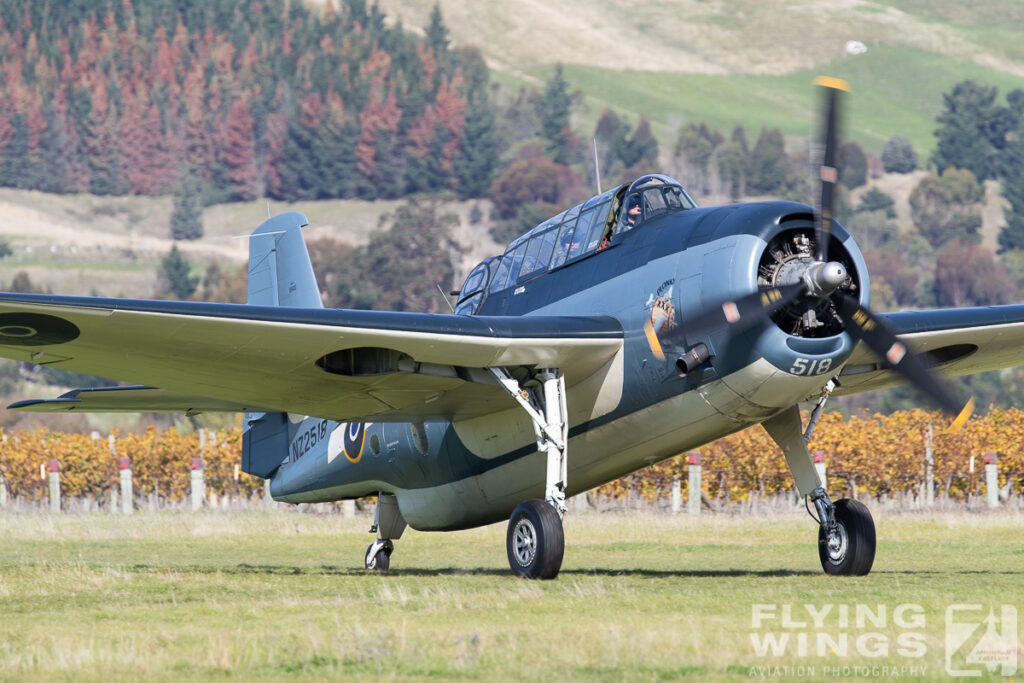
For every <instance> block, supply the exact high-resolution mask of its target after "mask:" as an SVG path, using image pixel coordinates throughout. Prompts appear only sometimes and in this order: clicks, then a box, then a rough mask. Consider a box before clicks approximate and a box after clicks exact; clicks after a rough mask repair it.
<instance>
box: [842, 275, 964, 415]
mask: <svg viewBox="0 0 1024 683" xmlns="http://www.w3.org/2000/svg"><path fill="white" fill-rule="evenodd" d="M832 300H833V301H834V302H835V304H836V308H837V309H839V315H840V316H842V318H843V321H844V322H845V323H846V331H847V332H849V333H850V336H851V337H853V338H854V339H859V340H861V341H862V342H864V343H865V344H866V345H867V347H868V348H869V349H871V350H872V351H874V352H875V353H876V354H878V355H879V356H880V357H882V358H884V359H885V360H886V361H888V362H889V364H890V365H892V367H893V370H895V371H896V372H898V373H900V374H901V375H903V376H904V377H906V378H907V379H908V380H910V382H911V383H912V384H914V385H915V386H916V387H917V388H919V389H921V390H922V391H923V392H925V393H926V394H928V396H930V397H931V398H932V399H933V400H934V401H935V402H936V403H937V404H938V405H939V407H940V408H942V410H944V411H946V412H947V413H949V414H950V415H958V417H957V420H956V421H954V425H957V423H959V425H962V424H963V422H965V421H966V420H967V416H969V415H970V411H971V410H973V408H974V402H973V400H972V401H969V402H968V404H967V406H966V407H964V408H963V409H962V410H961V407H960V404H959V402H957V400H956V399H954V398H953V396H952V395H950V393H949V392H947V391H946V390H945V389H944V388H943V387H942V385H941V384H939V381H938V380H937V379H936V378H935V375H933V374H932V373H931V371H930V370H929V369H928V367H927V366H926V365H925V364H924V363H923V362H922V361H921V359H920V358H918V357H917V356H916V355H914V353H913V352H911V350H910V349H908V348H907V346H906V345H905V344H904V343H903V342H901V341H900V340H899V339H897V337H896V335H895V334H894V333H893V331H892V330H891V329H890V328H889V326H888V325H886V324H885V323H884V322H882V321H881V320H880V319H879V318H878V317H876V316H875V314H874V313H872V312H871V311H870V310H868V309H867V308H865V307H864V306H861V305H860V303H858V302H857V300H856V299H854V298H853V297H850V296H847V295H845V294H843V293H842V292H840V291H836V292H835V293H833V294H832ZM959 425H958V426H959Z"/></svg>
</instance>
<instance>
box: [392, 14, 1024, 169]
mask: <svg viewBox="0 0 1024 683" xmlns="http://www.w3.org/2000/svg"><path fill="white" fill-rule="evenodd" d="M434 1H435V0H401V1H399V0H383V2H382V3H381V4H382V6H383V7H384V8H385V10H386V11H387V12H388V13H389V14H391V15H392V16H393V18H396V19H400V20H401V21H402V22H403V24H404V25H405V26H406V27H407V28H409V27H414V28H417V27H422V26H425V25H426V24H425V22H426V19H427V16H428V14H429V10H430V8H431V7H432V6H433V5H434ZM440 6H441V9H442V11H443V12H444V16H445V21H446V23H447V25H448V27H449V29H450V31H451V35H452V39H453V42H455V43H457V44H458V43H460V42H461V43H462V44H470V45H475V46H476V47H478V48H480V49H481V50H482V51H483V52H484V54H485V56H486V58H487V59H488V62H489V63H490V65H491V67H492V77H493V79H494V80H496V81H498V82H500V83H503V84H504V85H506V86H512V87H518V86H519V85H521V84H530V85H536V84H538V83H540V82H541V81H543V80H544V79H545V78H547V77H549V75H550V73H551V65H552V64H553V63H555V62H556V61H560V62H562V63H564V64H565V74H566V78H567V79H568V80H569V82H570V84H571V85H572V87H574V88H578V89H580V90H581V91H582V93H583V94H584V96H585V103H586V106H585V107H584V108H583V109H582V110H580V111H577V112H576V117H577V118H576V121H575V124H576V127H577V128H578V129H579V130H580V131H581V132H582V133H584V134H587V133H589V132H590V131H592V130H593V127H594V123H595V122H596V120H597V117H598V116H599V115H600V113H601V110H602V109H603V108H605V107H611V108H613V109H615V110H617V111H619V112H620V113H627V114H630V115H631V116H632V117H634V118H636V117H638V116H639V115H641V114H642V115H644V116H647V117H648V118H649V119H651V120H652V123H653V125H654V130H655V133H656V134H657V135H658V137H659V139H660V140H661V141H662V144H663V145H664V146H667V145H668V144H669V142H670V134H671V132H672V131H674V130H675V129H676V128H678V127H679V126H680V125H681V124H684V123H688V122H706V123H707V124H708V125H710V126H712V127H715V128H719V129H723V130H727V129H731V128H732V127H733V126H735V125H738V124H739V125H743V126H745V127H747V128H748V132H749V131H756V130H759V129H760V127H761V126H762V125H767V126H777V127H779V128H780V129H781V130H782V131H783V132H784V133H785V134H786V135H789V136H798V137H806V136H807V135H808V133H809V132H810V131H811V130H812V129H813V126H814V122H815V114H814V111H816V109H817V104H816V102H815V101H814V99H813V98H814V93H813V88H812V86H811V84H812V82H813V79H814V77H815V76H816V75H819V74H822V73H825V74H828V75H831V76H837V77H841V78H844V79H846V80H848V81H849V82H850V85H851V87H852V93H853V97H852V98H850V100H851V101H850V106H849V113H848V117H847V124H848V125H847V133H846V134H847V137H849V138H852V139H854V140H857V141H858V142H859V143H860V144H861V145H862V146H863V147H864V148H865V149H866V150H867V151H869V152H876V153H877V152H879V151H880V150H881V147H882V145H883V144H884V143H885V141H886V140H887V139H888V138H889V137H891V136H892V135H895V134H901V135H905V136H907V137H908V138H910V140H911V141H912V142H913V143H914V146H915V147H916V148H917V149H918V150H919V152H921V153H922V155H923V156H926V155H927V153H928V152H929V151H930V150H931V149H932V148H933V147H934V144H935V143H934V137H933V134H932V132H933V130H934V128H935V127H936V124H935V116H936V115H937V114H938V112H939V111H940V109H941V107H942V93H944V92H948V91H949V90H950V89H951V88H952V86H953V85H954V84H955V83H957V82H958V81H961V80H964V79H968V78H970V79H974V80H977V81H979V82H981V83H984V84H987V85H994V86H997V87H998V88H999V89H1000V92H1002V93H1005V92H1008V91H1009V90H1011V89H1013V88H1018V87H1021V85H1022V84H1024V79H1022V77H1024V41H1021V40H1020V32H1021V30H1022V29H1024V6H1022V5H1021V4H1020V3H1017V2H1013V1H1011V0H987V1H985V2H981V3H972V4H970V5H964V4H963V3H953V2H949V1H947V0H941V1H940V2H925V1H924V0H920V1H918V0H894V1H891V2H877V1H876V2H863V3H857V5H856V6H849V5H837V4H836V3H823V2H812V3H807V4H802V5H799V6H792V7H787V8H786V10H785V12H780V11H779V6H778V5H775V4H773V3H755V2H752V1H750V2H748V1H745V0H740V1H738V2H735V3H729V6H728V8H724V7H718V9H717V10H716V9H715V6H713V5H710V4H708V3H702V2H698V1H697V0H691V1H685V0H683V1H679V2H672V3H660V4H657V5H656V6H654V7H645V8H644V9H643V11H638V10H637V8H636V7H635V5H633V4H632V3H626V2H624V1H620V0H602V1H601V2H588V1H585V0H566V2H563V3H560V5H559V8H558V9H553V8H550V7H547V6H544V5H542V4H540V3H532V2H524V3H457V2H455V1H454V0H442V1H441V2H440ZM847 40H860V41H862V42H863V43H864V44H865V45H866V47H867V51H866V52H865V53H864V54H860V55H851V54H848V53H846V51H845V49H844V46H845V43H846V41H847Z"/></svg>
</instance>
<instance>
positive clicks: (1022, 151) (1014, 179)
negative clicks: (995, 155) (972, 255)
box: [999, 121, 1024, 249]
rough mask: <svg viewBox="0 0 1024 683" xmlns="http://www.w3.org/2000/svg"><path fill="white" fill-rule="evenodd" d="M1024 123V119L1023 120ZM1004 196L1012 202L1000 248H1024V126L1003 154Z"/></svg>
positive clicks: (1007, 145)
mask: <svg viewBox="0 0 1024 683" xmlns="http://www.w3.org/2000/svg"><path fill="white" fill-rule="evenodd" d="M1022 123H1024V121H1022ZM1001 167H1002V175H1003V178H1002V181H1001V184H1002V188H1003V197H1005V198H1006V201H1008V202H1009V203H1010V210H1009V211H1007V212H1006V227H1004V228H1003V229H1002V231H1001V232H1000V233H999V247H1000V249H1024V128H1022V129H1021V130H1020V131H1018V132H1017V133H1016V134H1015V136H1014V137H1013V139H1012V140H1011V141H1010V142H1008V143H1007V144H1006V147H1005V148H1004V149H1003V155H1002V164H1001Z"/></svg>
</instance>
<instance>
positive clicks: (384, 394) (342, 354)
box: [0, 294, 623, 421]
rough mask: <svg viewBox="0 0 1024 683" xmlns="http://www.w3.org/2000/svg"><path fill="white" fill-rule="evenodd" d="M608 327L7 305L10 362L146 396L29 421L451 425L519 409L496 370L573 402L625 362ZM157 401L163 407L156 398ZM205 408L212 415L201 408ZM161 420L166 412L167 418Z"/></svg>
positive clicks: (69, 398)
mask: <svg viewBox="0 0 1024 683" xmlns="http://www.w3.org/2000/svg"><path fill="white" fill-rule="evenodd" d="M622 343H623V331H622V327H621V326H620V324H619V323H618V321H617V320H615V319H614V318H610V317H553V316H552V317H548V316H526V317H508V318H506V317H470V316H456V315H434V314H421V313H395V312H385V311H348V310H338V309H309V308H288V307H273V306H252V305H243V304H211V303H196V302H181V301H148V300H130V299H103V298H92V297H65V296H50V295H32V294H0V356H5V357H8V358H14V359H16V360H21V361H28V362H33V363H38V364H48V365H54V366H56V367H61V368H66V369H68V370H74V371H76V372H82V373H86V374H91V375H98V376H101V377H110V378H112V379H118V380H124V381H131V382H138V383H141V384H145V385H148V387H159V389H147V388H142V387H130V388H125V389H123V390H122V391H123V392H124V393H120V394H119V393H117V392H116V391H115V392H106V393H86V392H77V393H75V392H72V393H73V394H74V395H65V396H63V397H61V398H60V399H56V402H54V401H53V400H51V401H50V402H43V403H38V402H36V403H26V402H21V403H19V404H15V406H13V407H14V408H16V409H22V410H47V411H52V410H60V409H74V410H79V411H85V410H89V409H90V406H94V409H95V410H103V411H107V410H117V411H120V410H129V407H128V405H129V403H131V401H133V400H137V401H139V403H138V405H139V406H140V407H138V408H135V410H143V411H148V408H152V407H155V406H156V407H157V409H158V410H172V411H175V412H176V411H178V410H181V411H183V412H187V411H193V412H200V411H202V410H225V409H238V410H245V409H249V408H254V407H258V409H259V410H263V411H281V412H291V413H299V414H304V415H318V416H322V417H329V418H332V419H338V420H367V419H373V420H375V421H388V420H402V421H404V420H409V419H453V418H464V417H473V416H477V415H483V414H487V413H489V412H492V411H494V410H498V409H504V408H506V407H507V406H508V401H510V400H511V399H509V398H508V396H507V395H506V394H505V393H504V391H503V390H501V389H500V388H498V387H497V386H496V385H495V384H494V383H493V382H491V381H490V379H491V378H490V375H489V373H487V372H485V371H481V370H480V369H481V368H487V367H516V366H529V367H558V368H561V370H562V372H563V373H564V374H565V376H566V384H567V385H568V386H569V387H570V388H571V387H572V386H573V385H575V384H577V383H579V382H582V381H583V380H585V379H587V378H588V377H591V376H592V375H594V373H595V372H597V371H599V370H600V369H601V368H602V367H604V366H606V365H607V364H608V363H609V362H610V361H611V359H612V358H613V357H615V355H616V354H617V353H618V352H619V351H620V350H621V348H622ZM153 391H157V392H159V393H150V392H153ZM197 405H201V406H203V407H200V408H196V407H195V406H197ZM159 406H163V407H159Z"/></svg>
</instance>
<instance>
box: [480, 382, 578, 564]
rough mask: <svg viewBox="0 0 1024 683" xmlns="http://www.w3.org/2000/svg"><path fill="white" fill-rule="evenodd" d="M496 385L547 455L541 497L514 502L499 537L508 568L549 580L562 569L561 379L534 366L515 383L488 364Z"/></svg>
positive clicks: (564, 428) (564, 416) (564, 468)
mask: <svg viewBox="0 0 1024 683" xmlns="http://www.w3.org/2000/svg"><path fill="white" fill-rule="evenodd" d="M491 372H492V373H493V374H494V376H495V377H497V379H498V382H499V383H500V384H501V386H502V387H504V388H505V390H506V391H507V392H508V393H509V394H510V395H511V396H512V397H513V398H514V399H515V400H516V401H517V402H518V403H519V405H520V406H522V408H523V409H524V410H525V411H526V413H527V414H528V415H529V416H530V419H531V420H532V421H533V429H534V432H535V434H536V436H537V450H538V451H540V452H541V453H545V454H546V455H547V462H546V466H545V478H544V481H545V485H544V500H540V499H536V498H535V499H533V500H528V501H526V502H525V503H520V504H519V505H518V506H516V509H515V510H513V511H512V517H511V518H510V519H509V522H508V533H507V534H506V536H505V547H506V550H507V552H508V563H509V566H510V567H511V568H512V571H513V572H514V573H515V574H517V575H518V576H522V577H524V578H527V579H553V578H555V577H556V576H558V570H559V569H561V567H562V556H563V554H564V552H565V536H564V533H563V530H562V516H563V515H564V514H565V510H566V507H565V486H566V484H565V482H566V478H567V472H568V460H567V458H566V447H567V445H568V441H569V423H568V413H567V411H566V402H565V378H564V377H563V376H562V373H561V372H559V371H558V370H557V369H546V370H540V371H538V372H537V373H536V375H534V376H533V377H530V378H529V381H525V382H522V383H520V382H518V381H517V380H516V379H514V378H513V377H511V376H510V375H509V374H508V373H507V372H506V371H505V370H503V369H501V368H492V369H491Z"/></svg>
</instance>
